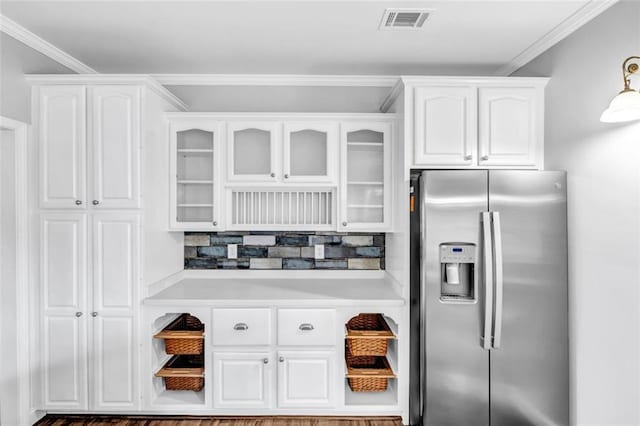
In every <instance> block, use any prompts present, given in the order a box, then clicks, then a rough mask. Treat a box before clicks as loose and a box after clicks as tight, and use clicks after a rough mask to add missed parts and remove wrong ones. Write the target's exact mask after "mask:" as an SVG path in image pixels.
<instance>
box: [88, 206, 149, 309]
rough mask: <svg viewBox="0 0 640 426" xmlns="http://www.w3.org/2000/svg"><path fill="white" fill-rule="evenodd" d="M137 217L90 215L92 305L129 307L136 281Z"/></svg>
mask: <svg viewBox="0 0 640 426" xmlns="http://www.w3.org/2000/svg"><path fill="white" fill-rule="evenodd" d="M138 223H139V217H138V216H137V215H134V214H130V215H127V214H124V215H123V214H96V215H94V217H93V247H94V251H93V259H94V260H93V277H94V278H93V289H94V302H95V306H94V308H95V309H97V310H103V309H118V310H126V311H128V310H131V309H133V300H134V291H135V288H136V287H137V285H138V260H139V256H138V250H139V249H138V239H139V238H138V234H139V229H138V228H139V225H138Z"/></svg>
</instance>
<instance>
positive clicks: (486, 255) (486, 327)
mask: <svg viewBox="0 0 640 426" xmlns="http://www.w3.org/2000/svg"><path fill="white" fill-rule="evenodd" d="M491 237H492V234H491V213H490V212H482V257H483V260H484V262H483V269H484V283H483V284H484V324H483V333H482V347H483V348H484V349H487V350H489V349H491V346H492V341H491V331H492V325H493V324H492V320H493V243H492V241H491V240H492V238H491Z"/></svg>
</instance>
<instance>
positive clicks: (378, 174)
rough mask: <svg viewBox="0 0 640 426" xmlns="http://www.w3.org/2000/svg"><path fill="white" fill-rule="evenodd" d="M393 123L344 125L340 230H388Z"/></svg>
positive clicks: (342, 127)
mask: <svg viewBox="0 0 640 426" xmlns="http://www.w3.org/2000/svg"><path fill="white" fill-rule="evenodd" d="M391 132H392V125H391V123H390V122H386V123H385V122H368V123H365V122H360V123H357V122H353V123H343V124H342V126H341V138H340V139H341V143H340V145H341V155H340V157H341V163H342V165H341V167H342V170H341V185H340V194H341V195H340V218H339V220H338V229H339V230H340V231H350V230H367V231H372V230H385V229H387V228H388V226H389V224H390V223H391V221H390V217H389V216H390V212H391V209H390V206H391V191H390V185H391Z"/></svg>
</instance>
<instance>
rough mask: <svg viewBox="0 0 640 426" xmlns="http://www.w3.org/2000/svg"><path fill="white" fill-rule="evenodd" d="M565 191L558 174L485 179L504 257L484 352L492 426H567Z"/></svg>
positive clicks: (518, 174)
mask: <svg viewBox="0 0 640 426" xmlns="http://www.w3.org/2000/svg"><path fill="white" fill-rule="evenodd" d="M565 188H566V177H565V173H564V172H539V171H531V172H529V171H490V172H489V210H491V211H493V212H499V214H500V222H501V227H500V228H501V231H502V256H503V264H502V266H503V303H502V336H501V342H500V346H499V347H498V348H496V349H493V350H491V352H490V358H491V368H490V372H491V373H490V374H491V424H492V425H493V426H507V425H516V424H517V425H542V424H544V425H568V424H569V361H568V359H569V357H568V335H567V223H566V217H567V216H566V191H565ZM494 214H495V213H494ZM499 308H500V307H499V306H496V309H499ZM499 326H500V324H496V325H495V327H499Z"/></svg>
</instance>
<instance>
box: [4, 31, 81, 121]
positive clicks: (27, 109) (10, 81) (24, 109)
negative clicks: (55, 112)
mask: <svg viewBox="0 0 640 426" xmlns="http://www.w3.org/2000/svg"><path fill="white" fill-rule="evenodd" d="M0 68H1V72H0V88H1V89H2V90H1V91H0V115H1V116H3V117H7V118H12V119H14V120H18V121H22V122H24V123H30V122H31V86H30V85H29V84H28V83H27V81H26V80H25V79H24V74H75V73H74V72H73V71H71V70H70V69H68V68H67V67H65V66H62V65H60V64H59V63H57V62H55V61H54V60H53V59H51V58H48V57H47V56H45V55H43V54H42V53H40V52H37V51H36V50H34V49H32V48H30V47H29V46H26V45H24V44H23V43H21V42H19V41H17V40H16V39H14V38H13V37H10V36H8V35H6V34H5V33H2V32H0Z"/></svg>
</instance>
